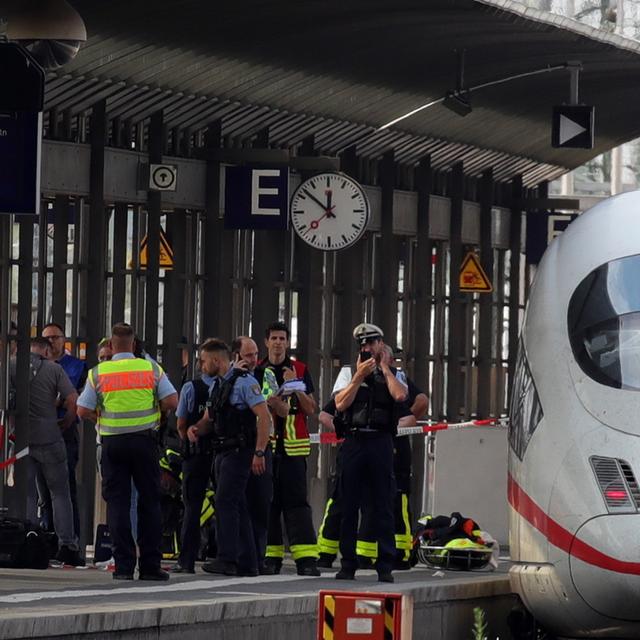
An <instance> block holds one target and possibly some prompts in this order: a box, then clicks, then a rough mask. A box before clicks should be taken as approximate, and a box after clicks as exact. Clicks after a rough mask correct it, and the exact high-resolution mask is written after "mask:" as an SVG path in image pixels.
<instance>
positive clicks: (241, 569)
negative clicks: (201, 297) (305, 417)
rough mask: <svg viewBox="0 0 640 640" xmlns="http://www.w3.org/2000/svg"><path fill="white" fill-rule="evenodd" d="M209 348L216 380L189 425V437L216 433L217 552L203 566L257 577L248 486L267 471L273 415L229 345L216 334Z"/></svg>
mask: <svg viewBox="0 0 640 640" xmlns="http://www.w3.org/2000/svg"><path fill="white" fill-rule="evenodd" d="M209 348H210V350H211V352H212V369H211V371H212V374H213V375H215V376H217V379H216V381H215V382H214V385H213V387H212V391H211V395H210V397H209V401H208V403H207V407H208V411H207V413H206V414H205V415H204V416H203V417H202V418H201V419H200V420H199V421H198V423H197V424H195V425H193V426H191V427H189V428H188V430H187V436H188V438H189V440H190V441H191V442H197V441H198V439H199V438H201V437H203V436H205V435H207V434H208V433H212V437H213V448H214V451H215V463H214V466H215V477H216V497H215V505H216V534H217V543H218V555H217V557H216V558H215V559H214V560H211V561H209V562H207V563H205V564H204V565H203V566H202V568H203V570H204V571H207V572H208V573H217V574H223V575H240V576H257V575H258V559H257V554H256V547H255V542H254V536H253V528H252V526H251V518H250V516H249V510H248V508H247V498H246V489H247V482H248V480H249V476H250V474H251V473H254V474H257V475H261V474H263V473H264V471H265V460H264V456H265V448H266V446H267V443H268V441H269V431H270V428H271V416H270V414H269V410H268V409H267V403H266V402H265V400H264V398H263V396H262V391H261V390H260V386H259V385H258V383H257V381H256V379H255V378H254V377H253V376H252V375H251V374H249V373H248V372H247V371H244V370H242V369H241V368H238V367H234V366H233V364H232V363H231V360H230V357H231V352H230V350H229V347H228V346H227V345H226V344H225V343H224V342H223V341H222V340H218V339H212V340H211V341H209Z"/></svg>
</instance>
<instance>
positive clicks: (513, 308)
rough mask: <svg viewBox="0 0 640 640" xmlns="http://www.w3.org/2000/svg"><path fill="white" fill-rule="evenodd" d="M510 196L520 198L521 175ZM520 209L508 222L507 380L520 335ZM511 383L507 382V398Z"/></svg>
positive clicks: (516, 208) (511, 376)
mask: <svg viewBox="0 0 640 640" xmlns="http://www.w3.org/2000/svg"><path fill="white" fill-rule="evenodd" d="M511 189H512V191H511V197H512V201H513V202H514V203H517V202H519V201H521V200H522V197H523V184H522V176H516V177H515V178H514V179H513V180H512V182H511ZM521 236H522V209H521V208H520V206H519V205H515V206H514V207H513V208H512V209H511V221H510V224H509V249H510V252H511V256H510V261H509V367H508V371H509V381H511V380H513V379H514V374H515V368H516V358H517V355H518V338H519V335H520V330H519V329H520V262H521V260H520V255H521V253H520V252H521V250H522V243H521ZM512 389H513V385H511V384H509V390H508V391H509V398H511V392H512Z"/></svg>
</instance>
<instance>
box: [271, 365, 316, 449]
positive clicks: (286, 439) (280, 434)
mask: <svg viewBox="0 0 640 640" xmlns="http://www.w3.org/2000/svg"><path fill="white" fill-rule="evenodd" d="M291 364H292V365H293V369H294V371H295V372H296V377H297V378H300V379H302V378H304V374H305V372H306V370H307V365H306V364H305V363H304V362H300V361H299V360H291ZM261 365H262V366H264V368H265V374H264V377H263V382H262V393H263V395H264V393H265V381H266V380H267V374H268V372H271V374H270V375H272V376H273V377H275V374H274V371H273V369H271V367H269V363H268V362H267V361H266V360H265V361H263V362H262V363H261ZM288 402H289V407H290V408H289V415H288V416H287V417H286V418H285V419H284V420H282V419H281V418H276V420H275V422H276V433H275V439H276V440H278V439H280V438H282V441H283V445H284V452H285V453H286V454H287V455H288V456H308V455H309V454H310V453H311V441H310V440H309V429H308V428H307V416H306V415H305V414H304V413H303V412H302V410H301V409H300V407H299V406H298V401H297V398H296V396H295V394H294V395H292V396H290V397H289V400H288ZM283 422H284V425H282V423H283Z"/></svg>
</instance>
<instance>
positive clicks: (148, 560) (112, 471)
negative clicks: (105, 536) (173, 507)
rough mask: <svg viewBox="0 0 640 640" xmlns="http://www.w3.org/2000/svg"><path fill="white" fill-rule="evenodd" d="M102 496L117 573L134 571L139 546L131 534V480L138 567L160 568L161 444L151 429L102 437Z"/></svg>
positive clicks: (144, 571)
mask: <svg viewBox="0 0 640 640" xmlns="http://www.w3.org/2000/svg"><path fill="white" fill-rule="evenodd" d="M100 464H101V468H102V497H103V498H104V499H105V500H106V502H107V525H108V526H109V532H110V533H111V539H112V541H113V557H114V558H115V561H116V573H125V574H131V573H133V570H134V569H135V566H136V546H135V543H134V540H133V536H132V534H131V517H130V513H129V511H130V508H131V480H133V483H134V485H135V487H136V489H137V490H138V546H139V548H140V561H139V570H140V572H141V573H153V572H154V571H157V570H158V569H159V568H160V559H161V555H162V554H161V551H160V545H161V541H162V514H161V512H160V465H159V457H158V448H157V446H156V442H155V438H154V437H153V435H152V434H151V432H150V431H144V432H141V433H130V434H122V435H114V436H105V437H103V438H102V457H101V461H100Z"/></svg>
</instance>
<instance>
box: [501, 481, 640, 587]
mask: <svg viewBox="0 0 640 640" xmlns="http://www.w3.org/2000/svg"><path fill="white" fill-rule="evenodd" d="M508 496H509V504H510V505H511V506H512V507H513V508H514V509H515V510H516V511H517V512H518V513H519V514H520V515H521V516H522V517H523V518H524V519H525V520H526V521H527V522H528V523H529V524H531V525H532V526H533V527H535V528H536V529H537V530H538V531H539V532H540V533H541V534H542V535H543V536H544V537H545V538H546V539H547V540H548V541H549V542H550V543H551V544H552V545H553V546H554V547H558V548H559V549H562V550H563V551H565V552H567V553H569V552H571V555H572V556H573V557H574V558H578V559H579V560H582V561H583V562H586V563H587V564H591V565H593V566H595V567H600V568H601V569H607V570H608V571H615V572H616V573H627V574H632V575H640V562H627V561H625V560H618V559H617V558H613V557H611V556H608V555H607V554H606V553H602V552H601V551H598V550H597V549H596V548H594V547H592V546H591V545H588V544H587V543H586V542H583V541H582V540H580V539H578V538H575V535H574V534H573V533H571V532H570V531H567V529H565V528H564V527H562V526H561V525H559V524H558V523H557V522H556V521H555V520H554V519H553V518H550V517H549V516H548V515H547V514H546V513H545V512H544V511H543V510H542V509H541V508H540V507H539V506H538V505H537V504H536V503H535V502H534V501H533V500H532V499H531V498H530V497H529V496H528V495H527V493H526V492H525V491H524V490H523V489H522V487H521V486H520V485H519V484H518V483H517V482H516V481H515V480H514V479H513V478H512V477H511V475H509V484H508ZM574 538H575V539H574Z"/></svg>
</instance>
